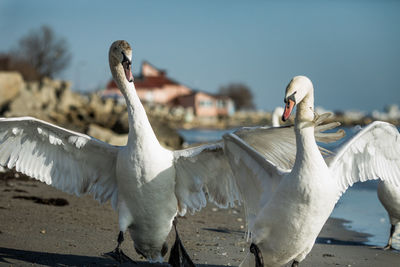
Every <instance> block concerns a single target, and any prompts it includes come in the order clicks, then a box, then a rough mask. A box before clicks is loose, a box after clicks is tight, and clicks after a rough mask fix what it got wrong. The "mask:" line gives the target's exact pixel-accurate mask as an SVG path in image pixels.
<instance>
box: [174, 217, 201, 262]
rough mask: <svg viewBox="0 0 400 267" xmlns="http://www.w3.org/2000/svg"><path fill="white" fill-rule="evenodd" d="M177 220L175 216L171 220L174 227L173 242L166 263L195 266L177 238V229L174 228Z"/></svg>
mask: <svg viewBox="0 0 400 267" xmlns="http://www.w3.org/2000/svg"><path fill="white" fill-rule="evenodd" d="M177 222H178V221H177V219H176V218H175V219H174V222H173V224H174V228H175V243H174V245H173V246H172V248H171V252H170V255H169V259H168V263H169V264H170V265H171V266H172V267H195V265H194V263H193V261H192V260H191V259H190V257H189V255H188V254H187V252H186V250H185V247H184V246H183V244H182V241H181V239H180V238H179V234H178V230H177V229H176V224H177Z"/></svg>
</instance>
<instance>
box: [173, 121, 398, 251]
mask: <svg viewBox="0 0 400 267" xmlns="http://www.w3.org/2000/svg"><path fill="white" fill-rule="evenodd" d="M343 129H344V130H345V131H346V137H345V138H344V139H343V140H341V141H339V142H335V143H333V144H329V145H324V146H325V147H326V148H328V149H331V150H334V149H336V148H337V147H339V146H340V145H341V144H342V143H344V142H345V141H346V140H347V139H349V138H351V136H352V135H353V134H354V132H355V128H343ZM232 131H234V129H232V130H204V129H196V130H180V131H179V133H180V134H181V136H182V137H183V138H184V139H185V142H186V143H188V144H193V143H204V142H212V141H217V140H219V139H221V138H222V136H223V135H224V134H225V133H228V132H232ZM377 184H378V183H377V181H368V182H365V183H356V184H355V185H353V186H352V187H351V188H349V189H348V190H347V191H346V192H345V193H344V194H343V195H342V197H341V198H340V200H339V201H338V203H337V204H336V207H335V209H334V210H333V212H332V214H331V217H333V218H340V219H344V220H346V221H348V223H346V224H345V227H347V228H348V229H351V230H354V231H357V232H362V233H367V234H369V235H371V236H370V237H369V238H368V241H367V242H366V243H365V244H367V245H372V246H385V245H386V243H387V240H388V236H389V229H390V222H389V217H388V215H387V213H386V211H385V209H384V208H383V206H382V205H381V204H380V202H379V200H378V196H377V194H376V189H377ZM393 246H394V247H395V248H398V249H400V226H398V227H397V231H396V235H395V237H394V240H393Z"/></svg>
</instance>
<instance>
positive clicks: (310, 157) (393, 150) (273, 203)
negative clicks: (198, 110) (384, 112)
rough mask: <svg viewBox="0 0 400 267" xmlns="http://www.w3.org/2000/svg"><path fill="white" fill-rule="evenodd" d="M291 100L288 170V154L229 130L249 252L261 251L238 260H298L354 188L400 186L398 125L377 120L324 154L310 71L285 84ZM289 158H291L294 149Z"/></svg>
mask: <svg viewBox="0 0 400 267" xmlns="http://www.w3.org/2000/svg"><path fill="white" fill-rule="evenodd" d="M285 103H286V105H285V110H284V112H283V116H282V119H283V120H284V121H285V120H287V119H288V118H289V116H290V114H291V112H292V110H293V108H294V106H295V105H296V104H297V113H296V119H295V135H296V147H297V148H296V150H297V152H296V155H295V160H294V164H292V165H289V166H287V168H282V167H281V166H282V164H277V163H276V162H279V160H280V159H282V158H276V157H270V156H269V155H267V154H261V153H260V151H259V149H257V146H253V147H252V146H249V144H248V143H247V138H246V137H243V136H242V135H241V134H242V133H243V132H241V131H239V132H236V133H231V134H226V135H225V136H224V140H225V152H226V154H227V156H228V158H229V162H230V164H231V166H232V170H233V173H234V175H235V180H236V181H237V185H238V189H239V191H240V192H241V195H242V198H243V202H244V206H245V213H246V219H247V223H248V230H249V232H250V233H251V241H252V244H251V246H250V251H251V252H252V253H254V254H255V256H254V257H253V256H252V255H251V254H250V253H249V254H247V256H246V258H245V259H244V261H243V262H242V264H241V265H240V266H252V267H254V266H256V267H260V266H281V265H284V264H286V263H288V262H290V261H293V263H292V266H298V264H299V262H301V261H302V260H303V259H304V258H305V257H306V255H307V254H308V253H309V252H310V251H311V249H312V247H313V245H314V243H315V240H316V238H317V236H318V234H319V232H320V231H321V229H322V227H323V225H324V224H325V222H326V220H327V219H328V217H329V215H330V214H331V212H332V210H333V208H334V206H335V203H336V202H337V201H338V199H339V198H340V196H341V195H342V194H343V192H345V191H346V189H347V188H348V187H349V186H351V185H352V184H354V183H355V182H358V181H366V180H369V179H377V178H378V177H380V178H381V179H382V180H387V181H390V182H391V183H394V184H397V185H400V135H399V132H398V130H397V129H396V128H395V127H394V126H393V125H391V124H389V123H385V122H374V123H372V124H370V125H369V126H367V127H365V128H364V129H363V130H361V131H360V132H359V133H358V134H357V135H355V136H354V137H353V138H352V139H350V140H348V142H347V143H346V144H344V145H343V146H341V148H340V150H339V151H338V152H337V154H336V155H334V156H331V157H330V158H326V159H324V158H323V157H322V155H321V153H320V150H319V149H318V146H317V144H316V139H315V136H314V130H315V129H314V128H315V124H316V121H317V119H318V118H317V117H316V115H315V113H314V88H313V85H312V82H311V81H310V80H309V79H308V78H307V77H305V76H296V77H294V78H293V79H292V80H291V82H290V83H289V85H288V86H287V88H286V95H285ZM274 129H275V128H270V129H269V130H268V131H274ZM266 132H267V130H266ZM264 134H266V133H264ZM282 138H284V136H282ZM272 144H277V141H275V143H272ZM283 158H289V159H290V158H291V155H290V152H289V153H288V154H287V155H286V156H285V157H283Z"/></svg>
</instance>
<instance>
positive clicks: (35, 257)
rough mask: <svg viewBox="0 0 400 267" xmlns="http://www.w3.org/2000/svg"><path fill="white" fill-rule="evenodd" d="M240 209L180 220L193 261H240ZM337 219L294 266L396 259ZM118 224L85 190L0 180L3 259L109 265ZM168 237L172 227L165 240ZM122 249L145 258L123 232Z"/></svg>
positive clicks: (211, 209)
mask: <svg viewBox="0 0 400 267" xmlns="http://www.w3.org/2000/svg"><path fill="white" fill-rule="evenodd" d="M243 216H244V214H243V211H242V208H241V207H238V208H234V209H227V210H221V209H218V208H216V207H215V206H213V205H208V206H207V208H205V209H203V210H202V211H201V212H199V213H197V214H195V215H186V216H185V217H183V218H180V219H179V224H178V229H179V230H180V235H181V238H182V240H183V242H184V244H185V247H186V249H187V251H188V253H189V255H191V257H192V259H193V260H194V262H195V263H196V265H198V266H227V265H228V266H237V265H238V264H239V263H240V261H241V259H243V258H244V256H245V255H246V253H247V251H248V246H249V244H247V243H246V240H245V237H244V227H245V222H244V217H243ZM343 223H344V221H343V220H338V219H329V220H328V222H327V224H326V225H325V227H324V228H323V230H322V232H321V234H320V236H319V238H318V240H317V244H316V245H315V246H314V248H313V250H312V251H311V253H310V254H309V255H308V257H307V258H306V259H305V260H304V261H303V262H302V263H301V264H300V266H400V253H399V252H398V251H383V250H380V249H376V248H372V247H369V246H365V245H363V241H365V240H366V238H367V235H365V234H362V233H357V232H353V231H348V230H346V229H345V228H344V227H343ZM118 231H119V229H118V221H117V214H116V213H115V212H114V211H113V210H112V208H111V205H110V203H105V204H104V205H100V204H99V203H98V202H97V201H95V200H93V198H92V197H91V196H84V197H80V198H78V197H75V196H72V195H68V194H65V193H62V192H60V191H58V190H56V189H54V188H52V187H50V186H47V185H45V184H43V183H40V182H37V181H34V180H31V179H5V178H4V177H3V178H1V179H0V265H1V266H32V265H34V266H90V265H103V266H115V265H118V264H117V263H116V262H115V261H113V260H111V259H108V258H105V257H102V256H101V255H102V254H103V253H105V252H109V251H111V250H113V249H114V248H115V246H116V244H117V241H116V239H117V234H118ZM174 236H175V233H174V232H173V231H171V233H170V236H169V238H168V244H169V246H171V245H172V243H173V238H174ZM122 248H123V250H124V252H125V253H126V254H128V255H129V256H130V257H131V258H133V259H135V260H137V261H138V262H140V264H139V265H134V266H148V265H149V264H147V263H145V261H144V259H143V258H142V257H140V256H139V255H138V254H137V253H136V252H135V251H134V249H133V246H132V240H131V239H130V237H129V234H126V235H125V242H124V243H123V245H122ZM167 257H168V254H167ZM167 257H166V258H167ZM126 265H127V264H124V266H126ZM151 266H157V265H151ZM163 266H166V264H164V265H163ZM288 266H290V264H289V265H288Z"/></svg>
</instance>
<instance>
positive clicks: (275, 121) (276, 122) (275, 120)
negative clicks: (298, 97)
mask: <svg viewBox="0 0 400 267" xmlns="http://www.w3.org/2000/svg"><path fill="white" fill-rule="evenodd" d="M282 113H283V108H282V107H276V108H275V109H274V111H273V112H272V127H279V126H280V125H281V118H282Z"/></svg>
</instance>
